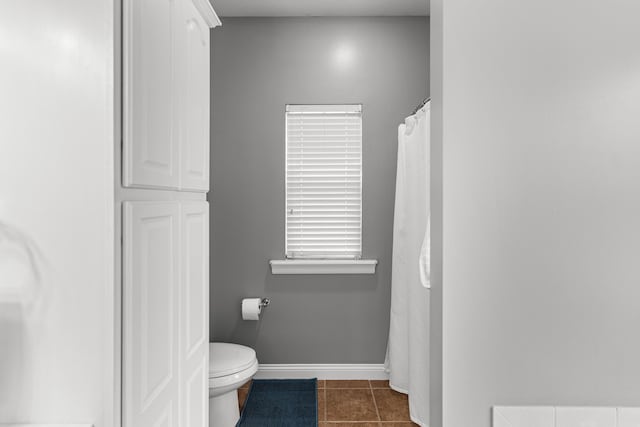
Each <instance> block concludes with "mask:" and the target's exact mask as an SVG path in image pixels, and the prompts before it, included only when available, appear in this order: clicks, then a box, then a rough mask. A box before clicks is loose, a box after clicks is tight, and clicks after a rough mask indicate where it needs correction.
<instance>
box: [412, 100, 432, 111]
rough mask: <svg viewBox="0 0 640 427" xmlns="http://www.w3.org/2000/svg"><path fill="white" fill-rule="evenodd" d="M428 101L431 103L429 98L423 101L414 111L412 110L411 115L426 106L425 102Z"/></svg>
mask: <svg viewBox="0 0 640 427" xmlns="http://www.w3.org/2000/svg"><path fill="white" fill-rule="evenodd" d="M429 101H431V97H428V98H425V99H423V100H422V102H421V103H420V104H418V106H417V107H416V108H415V110H413V113H411V115H414V114H415V113H417V112H418V111H419V110H420V109H421V108H422V107H424V106H425V105H427V102H429Z"/></svg>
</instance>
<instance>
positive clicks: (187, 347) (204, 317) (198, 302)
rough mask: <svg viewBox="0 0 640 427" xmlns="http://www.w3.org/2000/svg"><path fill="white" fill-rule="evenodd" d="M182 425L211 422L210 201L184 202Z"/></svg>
mask: <svg viewBox="0 0 640 427" xmlns="http://www.w3.org/2000/svg"><path fill="white" fill-rule="evenodd" d="M181 232H182V237H181V240H182V249H181V251H180V252H181V260H182V269H181V270H182V283H181V285H180V292H181V296H180V300H181V303H180V304H181V326H180V331H181V334H180V336H181V343H180V361H181V377H182V381H181V383H182V385H183V387H184V389H183V391H182V393H181V401H182V409H181V415H180V420H181V424H180V425H181V426H184V427H206V426H208V425H209V422H208V419H209V204H208V203H207V202H183V203H182V227H181Z"/></svg>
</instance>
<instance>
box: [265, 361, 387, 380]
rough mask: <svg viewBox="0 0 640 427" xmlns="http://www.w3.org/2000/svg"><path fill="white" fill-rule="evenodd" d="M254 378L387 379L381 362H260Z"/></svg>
mask: <svg viewBox="0 0 640 427" xmlns="http://www.w3.org/2000/svg"><path fill="white" fill-rule="evenodd" d="M254 378H256V379H263V380H264V379H275V378H318V379H319V380H387V379H389V375H388V374H387V373H386V372H385V371H384V365H383V364H312V365H301V364H260V367H259V368H258V372H257V373H256V375H255V377H254Z"/></svg>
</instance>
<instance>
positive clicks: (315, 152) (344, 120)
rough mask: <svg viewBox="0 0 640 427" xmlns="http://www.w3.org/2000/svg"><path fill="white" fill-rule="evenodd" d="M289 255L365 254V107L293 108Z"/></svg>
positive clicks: (290, 118) (288, 181)
mask: <svg viewBox="0 0 640 427" xmlns="http://www.w3.org/2000/svg"><path fill="white" fill-rule="evenodd" d="M286 144H287V171H286V233H287V235H286V256H287V258H320V259H330V258H334V259H336V258H337V259H339V258H343V259H357V258H360V257H361V255H362V238H361V237H362V236H361V235H362V106H361V105H287V108H286Z"/></svg>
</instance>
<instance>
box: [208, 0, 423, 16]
mask: <svg viewBox="0 0 640 427" xmlns="http://www.w3.org/2000/svg"><path fill="white" fill-rule="evenodd" d="M210 1H211V4H212V5H213V8H214V9H215V10H216V13H217V14H218V15H219V16H222V17H225V16H226V17H236V16H425V15H429V0H210Z"/></svg>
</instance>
